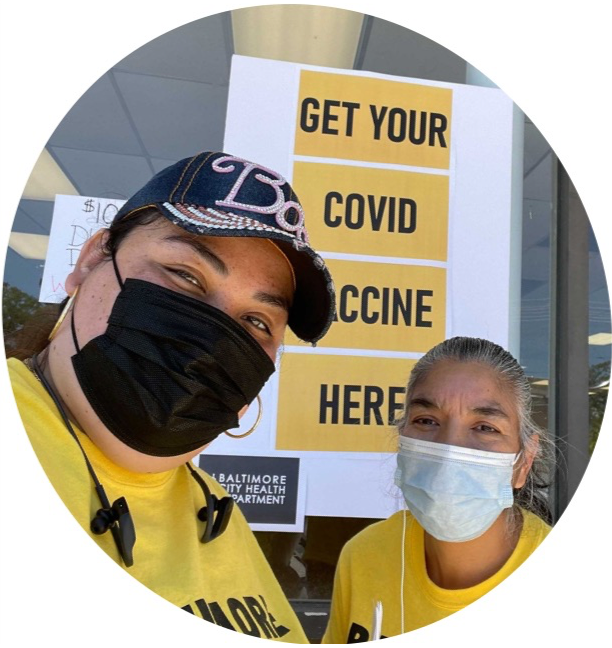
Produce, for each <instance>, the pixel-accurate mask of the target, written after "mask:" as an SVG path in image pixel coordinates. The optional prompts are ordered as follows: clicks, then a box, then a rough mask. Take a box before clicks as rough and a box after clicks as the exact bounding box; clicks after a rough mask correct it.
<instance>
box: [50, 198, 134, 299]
mask: <svg viewBox="0 0 612 648" xmlns="http://www.w3.org/2000/svg"><path fill="white" fill-rule="evenodd" d="M124 203H125V200H110V199H106V198H91V197H89V196H62V195H58V196H56V197H55V204H54V206H53V221H52V223H51V232H50V235H49V247H48V250H47V260H46V262H45V270H44V273H43V278H42V283H41V286H40V296H39V301H41V302H49V303H55V302H57V303H59V302H61V301H62V300H63V299H64V298H65V297H66V291H65V289H64V282H65V280H66V277H67V276H68V275H69V274H70V273H71V272H72V270H73V269H74V266H75V264H76V261H77V259H78V257H79V253H80V252H81V248H82V247H83V244H84V243H85V241H87V239H88V238H90V237H91V236H92V235H93V234H95V233H96V232H97V231H98V230H99V229H101V228H103V227H108V226H109V225H110V224H111V223H112V221H113V219H114V218H115V216H116V214H117V212H118V211H119V210H120V209H121V207H122V206H123V204H124Z"/></svg>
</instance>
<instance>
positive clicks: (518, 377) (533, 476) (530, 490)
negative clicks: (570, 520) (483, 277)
mask: <svg viewBox="0 0 612 648" xmlns="http://www.w3.org/2000/svg"><path fill="white" fill-rule="evenodd" d="M444 360H451V361H455V362H476V363H481V364H483V365H485V366H487V367H489V368H490V369H492V370H493V371H494V372H495V373H496V374H497V376H498V378H499V379H500V380H501V381H502V382H503V383H504V384H505V385H506V386H507V387H508V388H509V389H510V390H511V392H512V393H513V395H514V399H515V402H516V410H517V414H518V419H519V439H520V444H521V450H524V449H530V450H532V451H534V450H535V457H534V460H533V464H532V466H531V469H530V471H529V474H528V475H527V479H526V481H525V484H524V485H523V486H522V487H521V488H519V489H515V491H514V501H515V506H518V507H520V508H523V509H526V510H528V511H531V512H533V513H535V514H536V515H538V516H539V517H541V518H542V519H543V520H545V521H546V522H548V523H549V524H551V523H552V514H551V511H550V507H549V505H548V498H547V489H548V488H549V487H550V479H551V475H552V468H553V466H554V456H555V449H554V443H553V442H552V440H551V438H550V436H549V434H548V432H547V431H546V430H543V429H542V428H540V427H538V426H537V425H536V424H535V422H534V421H533V418H532V416H531V406H532V403H531V386H530V385H529V381H528V380H527V376H526V375H525V372H524V371H523V368H522V367H521V365H520V364H519V363H518V362H517V361H516V359H515V358H514V357H513V356H512V355H511V354H510V353H509V352H508V351H506V350H505V349H504V348H502V347H501V346H499V345H498V344H495V343H494V342H490V341H489V340H483V339H480V338H472V337H454V338H450V339H448V340H445V341H444V342H441V343H440V344H438V345H437V346H435V347H434V348H433V349H430V350H429V351H428V352H427V353H426V354H425V355H424V356H423V357H422V358H420V359H419V360H418V362H417V363H416V364H415V365H414V367H413V369H412V372H411V373H410V378H409V380H408V386H407V388H406V406H405V408H404V409H405V411H404V414H403V416H402V418H401V419H400V420H399V421H398V425H399V428H400V430H401V428H402V427H403V425H404V424H405V417H406V414H407V411H406V410H407V404H408V403H409V402H410V399H411V398H412V395H413V393H414V390H415V387H416V385H417V384H418V383H419V381H421V380H423V379H424V378H425V376H426V375H427V374H428V373H429V371H430V370H431V369H432V368H433V367H434V366H435V365H436V364H437V363H438V362H441V361H444ZM536 439H537V440H536Z"/></svg>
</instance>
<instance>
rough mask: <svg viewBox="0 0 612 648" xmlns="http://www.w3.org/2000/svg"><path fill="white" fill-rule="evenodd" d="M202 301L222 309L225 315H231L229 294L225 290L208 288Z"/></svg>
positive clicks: (231, 308)
mask: <svg viewBox="0 0 612 648" xmlns="http://www.w3.org/2000/svg"><path fill="white" fill-rule="evenodd" d="M204 302H205V303H206V304H208V305H209V306H212V307H213V308H216V309H218V310H220V311H223V312H224V313H225V314H226V315H229V316H230V317H233V315H232V313H233V311H234V309H233V307H232V300H231V295H230V294H228V291H226V290H210V291H208V292H207V293H206V295H205V297H204Z"/></svg>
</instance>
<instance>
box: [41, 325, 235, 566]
mask: <svg viewBox="0 0 612 648" xmlns="http://www.w3.org/2000/svg"><path fill="white" fill-rule="evenodd" d="M73 321H74V320H73ZM73 326H74V324H73ZM74 333H75V331H74V329H73V334H74ZM77 348H78V347H77ZM30 363H31V366H32V369H33V370H34V373H35V374H36V376H37V377H38V378H39V380H40V382H41V383H42V385H43V386H44V388H45V389H46V390H47V393H48V394H49V396H51V399H52V400H53V402H54V403H55V406H56V407H57V409H58V411H59V413H60V415H61V417H62V419H63V421H64V424H65V425H66V428H67V429H68V431H69V432H70V434H71V435H72V438H73V439H74V440H75V441H76V442H77V444H78V446H79V448H80V450H81V453H82V454H83V459H85V465H86V466H87V470H88V472H89V474H90V476H91V479H92V480H93V483H94V488H95V491H96V493H97V495H98V498H99V500H100V503H101V504H102V508H101V509H98V511H97V512H96V515H95V517H94V518H93V520H92V521H91V524H90V529H91V531H92V533H94V534H96V535H102V534H103V533H106V532H107V531H108V530H109V529H110V530H111V533H112V534H113V538H114V540H115V544H116V545H117V550H118V551H119V554H120V555H121V558H122V560H123V562H124V564H125V566H126V567H131V566H132V565H133V564H134V556H133V549H134V544H135V543H136V530H135V528H134V522H133V520H132V516H131V514H130V510H129V508H128V504H127V501H126V499H125V497H119V498H118V499H116V500H115V501H114V502H113V504H112V505H111V504H110V502H109V499H108V497H107V496H106V492H105V491H104V487H103V486H102V484H101V483H100V481H99V479H98V477H97V475H96V472H95V470H94V469H93V466H92V465H91V462H90V461H89V458H88V457H87V454H86V452H85V449H84V448H83V446H82V445H81V442H80V441H79V438H78V436H77V434H76V432H75V431H74V428H73V427H72V424H71V423H70V419H69V418H68V416H67V414H66V412H65V410H64V407H63V405H62V403H61V401H60V400H59V398H58V397H57V395H56V394H55V392H54V391H53V388H52V387H51V385H50V384H49V381H48V380H47V379H46V377H45V375H44V373H43V372H42V370H41V368H40V365H39V364H38V360H37V358H36V356H33V357H32V358H31V359H30ZM185 465H186V466H187V468H188V469H189V471H190V473H191V476H192V477H193V478H194V480H195V481H196V482H197V484H198V485H199V486H200V488H201V489H202V493H203V494H204V500H205V502H206V505H205V506H203V507H202V508H201V509H200V510H199V511H198V514H197V517H198V519H199V520H200V521H201V522H204V523H205V528H204V532H203V534H202V537H201V538H200V541H201V542H203V543H207V542H211V541H212V540H214V539H215V538H218V537H219V536H220V535H221V534H222V533H223V532H224V531H225V530H226V528H227V525H228V524H229V521H230V517H231V514H232V510H233V507H234V499H233V498H232V497H230V496H226V497H221V498H218V497H217V496H216V495H214V494H212V493H211V492H210V488H209V487H208V485H207V484H206V482H205V481H204V480H203V479H202V477H201V475H200V474H199V473H198V472H197V471H196V470H194V468H193V466H192V465H191V463H190V462H186V463H185Z"/></svg>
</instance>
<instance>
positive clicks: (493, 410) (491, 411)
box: [472, 402, 510, 420]
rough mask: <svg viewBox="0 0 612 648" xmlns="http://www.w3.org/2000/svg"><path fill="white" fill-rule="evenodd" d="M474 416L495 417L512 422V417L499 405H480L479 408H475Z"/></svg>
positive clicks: (473, 410)
mask: <svg viewBox="0 0 612 648" xmlns="http://www.w3.org/2000/svg"><path fill="white" fill-rule="evenodd" d="M472 412H474V414H480V415H481V416H494V417H496V418H503V419H506V420H510V417H509V416H508V414H506V412H505V411H504V410H503V409H502V406H501V405H500V404H499V403H495V402H493V403H486V404H485V405H480V406H479V407H474V408H473V409H472Z"/></svg>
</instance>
